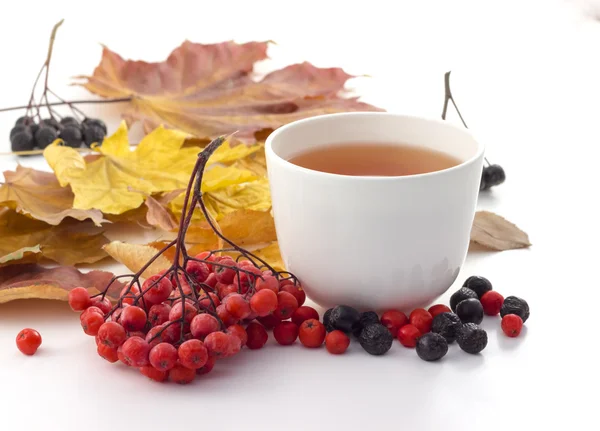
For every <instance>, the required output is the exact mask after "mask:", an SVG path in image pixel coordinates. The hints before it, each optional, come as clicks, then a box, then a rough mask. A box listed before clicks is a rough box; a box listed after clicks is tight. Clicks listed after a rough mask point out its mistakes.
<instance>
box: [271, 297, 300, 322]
mask: <svg viewBox="0 0 600 431" xmlns="http://www.w3.org/2000/svg"><path fill="white" fill-rule="evenodd" d="M297 309H298V301H297V300H296V298H295V297H294V295H292V294H291V293H288V292H279V293H278V294H277V308H276V309H275V311H274V312H273V315H274V316H275V317H278V318H279V319H281V320H286V319H289V318H290V317H292V314H294V312H295V311H296V310H297Z"/></svg>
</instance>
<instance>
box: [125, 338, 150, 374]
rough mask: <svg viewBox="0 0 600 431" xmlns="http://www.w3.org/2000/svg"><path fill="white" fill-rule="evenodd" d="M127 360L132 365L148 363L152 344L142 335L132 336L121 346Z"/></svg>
mask: <svg viewBox="0 0 600 431" xmlns="http://www.w3.org/2000/svg"><path fill="white" fill-rule="evenodd" d="M120 349H121V351H122V353H123V356H124V357H125V358H126V361H127V362H128V363H129V364H130V365H131V366H132V367H143V366H144V365H148V355H149V354H150V345H149V344H148V343H147V342H146V340H144V339H143V338H141V337H130V338H128V339H127V340H125V342H124V343H123V345H122V346H121V347H120Z"/></svg>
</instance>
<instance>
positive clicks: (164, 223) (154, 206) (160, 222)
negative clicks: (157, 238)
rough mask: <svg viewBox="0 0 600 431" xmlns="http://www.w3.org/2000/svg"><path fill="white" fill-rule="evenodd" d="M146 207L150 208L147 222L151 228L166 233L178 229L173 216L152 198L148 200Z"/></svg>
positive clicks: (149, 197)
mask: <svg viewBox="0 0 600 431" xmlns="http://www.w3.org/2000/svg"><path fill="white" fill-rule="evenodd" d="M146 207H148V212H147V213H146V221H147V222H148V224H149V225H150V226H154V227H158V228H160V229H162V230H166V231H171V230H173V229H176V228H177V226H178V225H177V220H176V219H175V217H173V214H171V213H170V212H169V211H168V210H167V209H166V208H165V207H164V206H162V205H161V203H160V202H159V201H157V200H156V199H154V198H153V197H152V196H148V197H147V198H146Z"/></svg>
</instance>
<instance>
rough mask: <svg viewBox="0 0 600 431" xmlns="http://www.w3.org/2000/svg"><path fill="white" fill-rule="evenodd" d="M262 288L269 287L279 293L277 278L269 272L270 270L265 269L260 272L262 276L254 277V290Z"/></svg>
mask: <svg viewBox="0 0 600 431" xmlns="http://www.w3.org/2000/svg"><path fill="white" fill-rule="evenodd" d="M263 289H269V290H270V291H272V292H273V293H275V294H277V293H279V280H277V278H276V277H275V276H274V275H273V274H272V273H271V271H265V272H263V273H262V278H258V279H256V290H257V291H261V290H263Z"/></svg>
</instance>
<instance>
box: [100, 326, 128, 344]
mask: <svg viewBox="0 0 600 431" xmlns="http://www.w3.org/2000/svg"><path fill="white" fill-rule="evenodd" d="M126 339H127V333H126V332H125V328H123V326H121V325H120V324H119V323H117V322H104V323H103V324H102V326H100V329H99V330H98V342H99V343H100V344H104V345H106V346H108V347H111V348H113V349H115V350H116V349H117V348H118V347H119V346H120V345H121V344H123V343H124V342H125V340H126Z"/></svg>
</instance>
